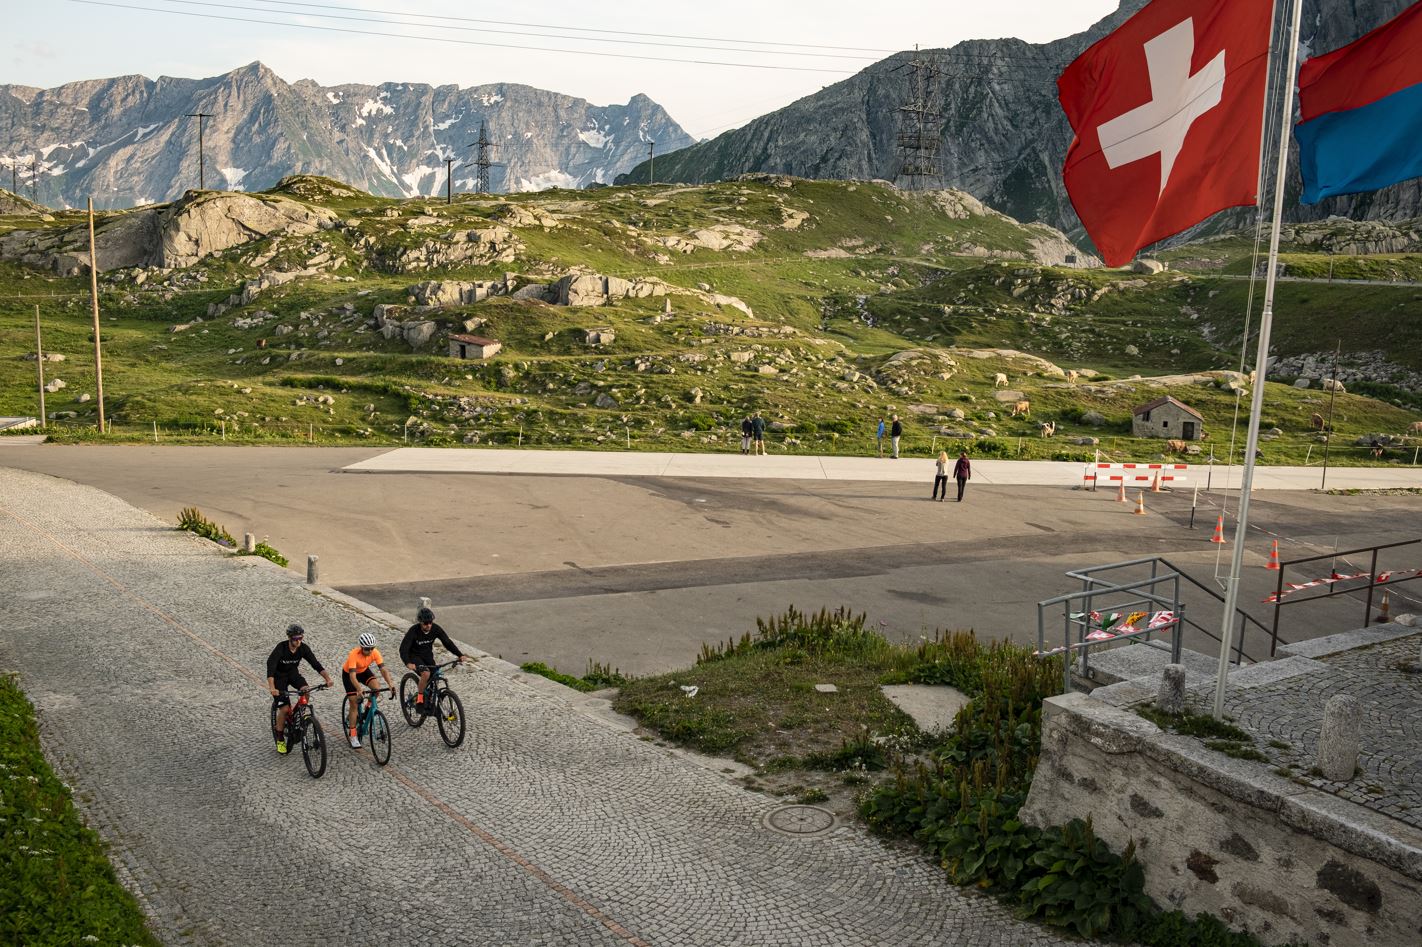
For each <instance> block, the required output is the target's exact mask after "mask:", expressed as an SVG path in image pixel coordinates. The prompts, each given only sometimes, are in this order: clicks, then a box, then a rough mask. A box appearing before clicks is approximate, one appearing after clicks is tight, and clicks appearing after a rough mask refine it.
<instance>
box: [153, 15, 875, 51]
mask: <svg viewBox="0 0 1422 947" xmlns="http://www.w3.org/2000/svg"><path fill="white" fill-rule="evenodd" d="M162 2H163V3H174V4H181V5H183V6H190V7H220V8H223V9H227V10H245V11H247V12H250V13H268V12H271V13H284V14H289V15H291V16H305V17H312V18H316V19H326V20H350V21H354V22H357V23H385V24H388V25H390V26H414V27H424V26H427V25H428V26H437V27H439V28H441V29H446V30H460V31H461V32H466V33H480V34H483V33H497V34H500V35H504V36H535V37H538V38H540V39H570V40H573V41H574V42H578V43H621V44H623V45H629V46H660V47H662V48H665V49H710V50H715V51H716V52H722V53H753V54H755V55H772V56H810V57H814V58H817V59H864V60H868V61H871V62H877V61H878V60H880V59H882V58H883V57H882V56H860V55H855V54H852V53H811V52H799V51H795V50H781V49H767V50H758V49H737V48H735V47H733V46H703V45H699V44H693V43H667V42H662V41H650V40H636V39H611V38H606V37H601V36H569V35H567V34H565V33H530V32H527V31H523V30H492V29H489V28H488V27H487V26H477V27H476V26H453V25H450V24H448V23H434V24H424V23H408V22H404V21H402V20H382V19H375V18H372V17H368V16H347V15H344V14H340V13H306V12H304V11H300V10H293V11H286V10H272V11H268V10H263V9H261V8H260V7H248V6H242V5H240V4H235V3H217V2H215V0H162ZM258 2H272V0H258ZM296 5H297V6H307V4H296ZM312 6H315V4H312ZM322 9H327V10H350V11H353V12H359V13H378V14H380V15H382V16H405V17H408V16H411V15H412V14H408V13H397V12H393V11H389V10H362V9H360V8H358V7H329V6H323V7H322ZM439 19H450V20H459V19H462V18H460V17H440V18H439ZM476 22H477V21H476ZM549 28H550V29H555V28H556V27H549ZM731 42H734V40H732V41H731Z"/></svg>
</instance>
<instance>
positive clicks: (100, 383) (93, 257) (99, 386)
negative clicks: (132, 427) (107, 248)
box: [89, 197, 104, 434]
mask: <svg viewBox="0 0 1422 947" xmlns="http://www.w3.org/2000/svg"><path fill="white" fill-rule="evenodd" d="M89 295H90V298H92V299H93V302H94V385H95V388H96V397H97V398H98V399H99V433H100V434H103V433H104V355H103V349H102V347H101V346H100V344H99V257H98V253H97V252H95V250H94V199H93V198H92V197H91V198H89Z"/></svg>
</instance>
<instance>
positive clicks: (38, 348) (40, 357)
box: [34, 303, 1416, 461]
mask: <svg viewBox="0 0 1422 947" xmlns="http://www.w3.org/2000/svg"><path fill="white" fill-rule="evenodd" d="M34 368H36V371H38V373H40V427H41V428H44V427H48V421H47V418H48V415H47V414H46V412H44V346H43V344H40V304H38V303H36V304H34ZM1412 459H1413V461H1416V458H1412Z"/></svg>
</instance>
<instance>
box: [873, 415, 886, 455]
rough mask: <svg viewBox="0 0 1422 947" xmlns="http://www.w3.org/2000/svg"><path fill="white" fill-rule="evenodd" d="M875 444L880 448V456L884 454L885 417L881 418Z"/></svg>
mask: <svg viewBox="0 0 1422 947" xmlns="http://www.w3.org/2000/svg"><path fill="white" fill-rule="evenodd" d="M874 444H875V446H877V447H878V448H879V456H880V457H883V456H884V419H883V418H880V419H879V431H878V433H876V434H875V435H874Z"/></svg>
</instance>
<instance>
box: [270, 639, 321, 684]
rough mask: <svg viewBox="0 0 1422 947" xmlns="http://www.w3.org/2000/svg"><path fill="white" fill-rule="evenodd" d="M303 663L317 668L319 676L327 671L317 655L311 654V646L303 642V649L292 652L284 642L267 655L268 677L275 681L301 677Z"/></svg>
mask: <svg viewBox="0 0 1422 947" xmlns="http://www.w3.org/2000/svg"><path fill="white" fill-rule="evenodd" d="M302 661H305V662H306V663H308V664H310V665H311V666H312V667H313V668H315V669H316V673H317V674H322V673H324V672H325V670H326V669H325V668H323V667H321V662H320V661H317V660H316V655H314V654H312V653H311V646H310V645H308V644H307V643H306V642H304V641H303V642H302V643H301V647H299V648H297V649H296V650H295V651H292V650H291V648H290V647H289V646H288V645H287V643H286V642H285V641H283V642H281V643H280V644H278V645H277V646H276V647H275V648H273V649H272V653H271V654H269V655H267V677H269V678H271V679H272V680H274V681H284V680H287V679H289V678H293V677H300V676H301V662H302Z"/></svg>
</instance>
